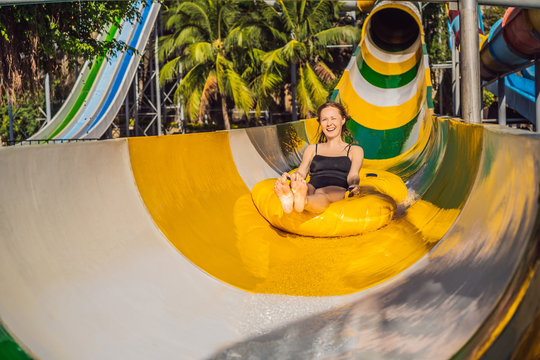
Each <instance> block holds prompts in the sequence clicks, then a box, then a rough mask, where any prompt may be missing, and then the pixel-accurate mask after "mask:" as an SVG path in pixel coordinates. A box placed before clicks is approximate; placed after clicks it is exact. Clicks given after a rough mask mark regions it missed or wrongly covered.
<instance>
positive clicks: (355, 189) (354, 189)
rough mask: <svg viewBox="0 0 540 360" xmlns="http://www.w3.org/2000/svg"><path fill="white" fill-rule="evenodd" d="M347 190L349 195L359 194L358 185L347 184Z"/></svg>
mask: <svg viewBox="0 0 540 360" xmlns="http://www.w3.org/2000/svg"><path fill="white" fill-rule="evenodd" d="M347 191H348V192H349V197H351V196H353V195H360V187H359V186H358V185H351V186H349V188H348V189H347Z"/></svg>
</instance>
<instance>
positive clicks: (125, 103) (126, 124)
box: [124, 92, 130, 137]
mask: <svg viewBox="0 0 540 360" xmlns="http://www.w3.org/2000/svg"><path fill="white" fill-rule="evenodd" d="M124 109H125V112H126V114H125V126H126V130H125V136H126V137H129V114H130V111H129V92H128V93H127V94H126V99H125V100H124Z"/></svg>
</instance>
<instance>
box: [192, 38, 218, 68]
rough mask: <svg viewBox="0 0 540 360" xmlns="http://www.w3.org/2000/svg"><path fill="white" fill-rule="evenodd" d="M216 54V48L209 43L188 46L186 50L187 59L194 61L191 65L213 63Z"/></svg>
mask: <svg viewBox="0 0 540 360" xmlns="http://www.w3.org/2000/svg"><path fill="white" fill-rule="evenodd" d="M214 53H215V51H214V47H213V46H212V44H210V43H208V42H198V43H195V44H191V45H188V46H187V47H186V50H185V54H186V57H188V58H189V60H191V61H192V64H190V65H195V64H200V63H206V62H213V60H214V56H215V55H214ZM188 67H191V66H188Z"/></svg>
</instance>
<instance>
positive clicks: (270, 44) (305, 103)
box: [232, 0, 360, 116]
mask: <svg viewBox="0 0 540 360" xmlns="http://www.w3.org/2000/svg"><path fill="white" fill-rule="evenodd" d="M255 4H256V9H257V11H255V12H251V13H250V14H249V16H245V17H243V18H241V20H240V22H239V23H240V25H239V27H237V28H236V29H235V30H234V31H232V37H234V39H235V41H236V43H237V44H238V43H240V42H244V43H245V44H246V45H248V46H251V47H256V48H257V50H253V51H251V52H248V54H249V56H250V57H251V61H252V63H251V66H249V67H248V68H247V69H246V71H245V75H246V76H250V77H251V78H252V82H251V86H252V88H253V90H254V93H255V95H256V99H257V108H259V109H260V108H261V107H263V106H264V105H265V103H268V102H269V101H271V100H272V99H275V97H276V92H277V91H276V90H277V89H279V88H282V87H283V86H284V85H286V83H287V80H288V83H289V84H291V83H296V84H297V85H296V89H295V90H294V91H290V92H291V95H292V96H293V103H294V102H295V99H297V100H298V104H299V110H300V114H301V115H302V116H309V115H311V114H314V113H315V111H316V109H317V107H318V106H319V105H320V104H322V103H323V102H324V101H326V99H327V98H328V94H329V92H328V85H329V84H330V83H331V82H332V81H333V80H334V79H335V78H336V75H335V74H334V73H333V71H332V70H331V68H330V66H329V65H328V64H329V63H331V62H332V56H331V53H330V51H329V50H328V48H327V45H336V44H343V43H348V44H356V43H357V42H358V41H359V39H360V29H358V28H356V27H354V26H335V25H336V21H337V20H338V18H339V6H340V4H339V2H337V1H329V0H321V1H317V2H315V1H306V0H301V1H283V0H278V1H276V2H275V6H271V5H269V4H267V3H266V2H264V1H260V0H256V1H255ZM261 50H265V51H261ZM289 74H290V76H289ZM296 78H297V79H296ZM289 88H291V86H290V85H289ZM291 90H292V89H291ZM293 111H294V110H293Z"/></svg>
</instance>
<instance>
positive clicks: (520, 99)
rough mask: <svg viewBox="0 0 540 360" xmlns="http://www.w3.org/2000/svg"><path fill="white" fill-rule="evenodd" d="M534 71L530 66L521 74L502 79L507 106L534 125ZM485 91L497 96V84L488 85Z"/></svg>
mask: <svg viewBox="0 0 540 360" xmlns="http://www.w3.org/2000/svg"><path fill="white" fill-rule="evenodd" d="M534 71H535V69H534V66H531V67H528V68H526V69H525V70H523V71H522V72H521V73H515V74H511V75H508V76H507V77H505V78H504V85H505V90H504V91H505V94H506V103H507V105H508V106H509V107H510V108H512V109H514V110H515V111H517V112H518V113H519V114H520V115H521V116H523V117H524V118H525V119H527V120H528V121H530V122H531V123H533V124H536V110H535V97H534ZM487 89H488V90H489V91H491V92H492V93H493V94H495V95H496V96H499V93H498V85H497V82H494V83H492V84H490V85H488V86H487Z"/></svg>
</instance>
